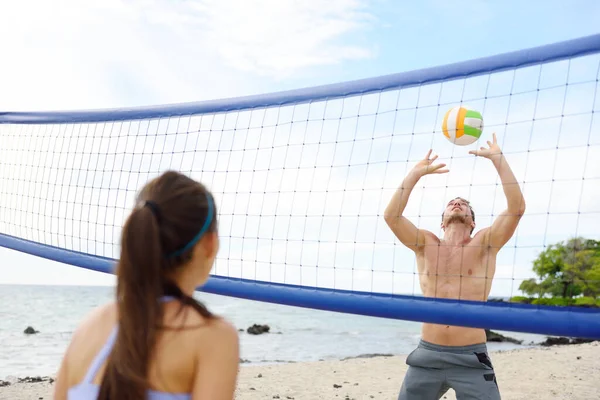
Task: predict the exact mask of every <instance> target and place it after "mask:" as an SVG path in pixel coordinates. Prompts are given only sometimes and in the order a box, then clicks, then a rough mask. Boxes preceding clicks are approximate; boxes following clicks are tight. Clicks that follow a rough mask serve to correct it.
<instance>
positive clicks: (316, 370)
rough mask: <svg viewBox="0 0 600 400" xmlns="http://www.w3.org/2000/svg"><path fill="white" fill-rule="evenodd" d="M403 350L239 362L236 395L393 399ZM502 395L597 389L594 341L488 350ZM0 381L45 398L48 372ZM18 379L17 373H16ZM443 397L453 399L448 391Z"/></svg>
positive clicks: (18, 395)
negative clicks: (334, 357) (292, 360)
mask: <svg viewBox="0 0 600 400" xmlns="http://www.w3.org/2000/svg"><path fill="white" fill-rule="evenodd" d="M406 357H407V355H388V354H371V355H363V356H356V357H349V358H345V359H340V360H326V361H310V362H295V363H280V364H270V365H256V364H243V363H242V364H240V374H239V377H238V384H237V390H236V399H242V400H257V399H274V398H275V399H295V400H298V399H310V400H312V399H321V398H323V399H334V398H339V399H347V400H351V399H396V398H397V396H398V391H399V390H400V386H401V385H402V381H403V379H404V375H405V373H406V369H407V366H406V364H405V360H406ZM490 357H491V359H492V363H493V364H494V368H495V372H496V375H497V378H498V384H499V386H500V391H501V395H502V399H503V400H511V399H514V400H517V399H531V400H538V399H539V400H541V399H546V398H556V399H563V398H564V399H570V400H580V399H581V400H583V399H586V400H587V399H589V398H594V396H596V395H597V393H598V392H600V380H599V379H598V376H600V341H594V342H590V343H581V344H558V345H553V346H537V347H524V348H521V349H511V350H495V351H490ZM39 378H40V379H38V378H37V377H34V379H26V378H25V379H24V378H20V380H21V382H18V381H17V382H16V383H11V384H10V385H8V386H1V385H0V399H7V400H8V399H14V400H20V399H37V400H39V399H42V400H46V399H51V398H52V395H53V392H52V391H53V377H39ZM17 380H19V378H17ZM445 399H446V400H455V399H456V397H455V394H454V392H453V391H452V390H450V391H448V392H447V393H446V395H445Z"/></svg>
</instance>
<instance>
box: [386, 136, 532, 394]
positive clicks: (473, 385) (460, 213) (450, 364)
mask: <svg viewBox="0 0 600 400" xmlns="http://www.w3.org/2000/svg"><path fill="white" fill-rule="evenodd" d="M487 143H488V146H489V147H488V148H484V147H481V148H480V150H474V151H470V152H469V154H474V155H475V156H479V157H484V158H487V159H489V160H490V161H491V162H492V164H493V165H494V167H495V168H496V170H497V171H498V174H499V176H500V179H501V181H502V186H503V189H504V194H505V195H506V202H507V208H506V210H505V211H504V212H502V213H501V214H500V215H499V216H498V217H497V218H496V219H495V221H494V222H493V224H492V226H491V227H487V228H484V229H482V230H480V231H479V232H477V233H476V234H475V235H474V236H473V237H471V233H472V232H473V230H474V229H475V213H474V212H473V209H472V208H471V205H470V204H469V202H468V201H467V200H465V199H463V198H460V197H458V198H455V199H452V200H450V201H449V202H448V204H447V205H446V208H445V210H444V213H443V214H442V222H441V228H442V230H443V231H444V236H443V238H442V239H440V238H438V237H437V236H436V235H434V234H433V233H431V232H429V231H427V230H424V229H419V228H417V227H416V226H415V225H413V224H412V222H410V221H409V220H408V219H407V218H406V217H404V216H403V215H402V213H403V211H404V208H405V207H406V204H407V202H408V199H409V196H410V193H411V191H412V189H413V188H414V186H415V184H416V183H417V182H418V180H419V179H420V178H421V177H423V176H425V175H428V174H442V173H447V172H448V169H447V168H444V167H445V166H446V164H437V165H434V164H433V162H434V161H435V160H436V159H437V156H434V157H432V158H430V156H431V150H429V152H428V153H427V156H426V157H425V158H424V159H423V160H421V161H419V162H418V163H417V164H416V165H415V167H414V168H413V169H412V171H410V173H409V174H408V175H407V176H406V178H405V179H404V181H403V182H402V184H401V185H400V188H399V189H398V190H397V191H396V193H395V194H394V196H393V197H392V199H391V201H390V203H389V205H388V207H387V208H386V210H385V221H386V223H387V224H388V226H389V227H390V229H391V230H392V232H394V234H395V235H396V237H397V238H398V239H399V240H400V242H402V243H403V244H404V245H405V246H407V247H408V248H410V249H411V250H413V251H414V252H415V255H416V259H417V267H418V270H419V276H420V285H421V290H422V291H423V295H424V296H426V297H441V298H450V299H461V300H478V301H486V300H487V298H488V295H489V292H490V288H491V284H492V279H493V278H494V272H495V269H496V254H498V252H499V251H500V249H501V248H502V246H504V244H506V242H508V240H509V239H510V238H511V237H512V235H513V233H514V232H515V230H516V228H517V225H518V223H519V220H520V219H521V216H522V215H523V213H524V212H525V200H524V198H523V194H522V193H521V189H520V187H519V184H518V182H517V180H516V179H515V176H514V174H513V172H512V170H511V169H510V166H509V165H508V163H507V160H506V159H505V158H504V156H503V154H502V151H501V149H500V147H499V146H498V143H497V141H496V134H494V136H493V142H490V141H488V142H487ZM406 363H407V365H408V366H409V367H408V371H407V373H406V376H405V377H404V382H403V384H402V388H401V389H400V394H399V397H398V399H399V400H413V399H414V400H417V399H418V400H433V399H436V400H437V399H439V398H441V397H442V395H443V394H444V393H446V392H447V391H448V389H449V388H452V389H454V391H455V392H456V396H457V399H459V400H460V399H465V400H466V399H494V400H496V399H500V392H499V390H498V384H497V382H496V377H495V373H494V369H493V367H492V363H491V361H490V358H489V356H488V354H487V347H486V334H485V330H483V329H474V328H468V327H460V326H448V325H437V324H428V323H424V324H423V328H422V333H421V341H420V343H419V345H418V347H417V348H416V349H415V350H414V351H413V352H412V353H411V354H410V355H409V356H408V358H407V360H406Z"/></svg>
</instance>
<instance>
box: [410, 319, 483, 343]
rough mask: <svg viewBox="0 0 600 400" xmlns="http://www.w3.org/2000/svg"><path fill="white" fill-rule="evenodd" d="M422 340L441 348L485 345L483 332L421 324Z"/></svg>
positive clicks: (472, 329) (474, 329)
mask: <svg viewBox="0 0 600 400" xmlns="http://www.w3.org/2000/svg"><path fill="white" fill-rule="evenodd" d="M421 337H422V338H423V340H425V341H427V342H430V343H434V344H439V345H442V346H468V345H471V344H478V343H486V341H487V339H486V335H485V330H483V329H478V328H466V327H461V326H452V325H438V324H427V323H424V324H423V328H422V330H421Z"/></svg>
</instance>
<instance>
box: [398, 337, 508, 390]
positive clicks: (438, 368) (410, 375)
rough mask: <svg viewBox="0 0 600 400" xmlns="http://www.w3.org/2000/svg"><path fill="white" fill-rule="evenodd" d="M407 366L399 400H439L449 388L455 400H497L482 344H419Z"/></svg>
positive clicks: (486, 355) (491, 374) (491, 373)
mask: <svg viewBox="0 0 600 400" xmlns="http://www.w3.org/2000/svg"><path fill="white" fill-rule="evenodd" d="M406 364H407V365H408V371H407V372H406V375H405V376H404V381H403V382H402V388H401V389H400V395H399V396H398V400H417V399H418V400H434V399H435V400H438V399H440V398H441V397H442V396H443V395H444V393H446V392H447V391H448V389H450V388H452V389H454V391H455V392H456V398H457V399H458V400H471V399H472V400H500V391H499V390H498V383H497V381H496V374H495V373H494V367H493V366H492V362H491V360H490V358H489V356H488V354H487V346H486V345H485V343H481V344H474V345H470V346H439V345H436V344H433V343H429V342H426V341H424V340H421V341H420V343H419V345H418V346H417V348H416V349H415V350H414V351H413V352H412V353H410V354H409V356H408V358H407V359H406Z"/></svg>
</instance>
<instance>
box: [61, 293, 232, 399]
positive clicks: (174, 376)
mask: <svg viewBox="0 0 600 400" xmlns="http://www.w3.org/2000/svg"><path fill="white" fill-rule="evenodd" d="M163 300H164V301H163V306H164V321H163V326H164V327H165V328H164V329H161V330H160V331H159V332H160V333H159V335H158V337H157V341H156V345H155V347H154V349H153V356H152V358H151V362H150V364H149V371H148V381H149V384H150V385H149V386H150V389H149V393H148V400H163V399H164V400H188V399H193V400H196V399H204V398H206V399H209V398H210V399H220V398H223V399H230V398H231V396H230V395H229V394H227V393H222V394H220V393H219V392H226V391H227V390H226V389H227V388H230V387H231V386H232V385H235V379H236V373H237V372H236V371H231V368H229V371H227V367H228V366H231V365H232V364H236V363H237V361H238V360H239V348H238V337H237V332H236V330H235V327H233V326H232V325H231V324H229V323H228V322H227V321H225V320H223V319H219V318H217V319H213V320H210V321H209V320H206V319H205V318H203V317H202V316H201V315H199V314H198V313H196V312H195V311H194V310H193V309H192V308H191V307H189V306H185V308H184V309H183V310H182V304H181V303H180V302H179V301H178V300H177V299H173V298H164V299H163ZM116 322H117V308H116V306H115V304H114V303H113V304H109V305H106V306H102V307H100V308H98V309H97V310H94V311H93V312H92V314H91V315H90V316H89V317H88V318H87V319H86V320H85V321H84V322H83V323H82V324H81V325H80V327H79V328H78V329H77V331H76V332H75V333H74V335H73V340H72V342H71V345H70V346H69V349H68V351H67V353H66V355H65V360H64V361H63V362H65V363H68V368H67V369H66V376H63V377H62V378H63V380H62V382H66V383H67V386H68V396H67V397H66V399H68V400H92V399H96V397H97V395H98V391H99V388H100V384H101V382H102V378H103V374H104V367H105V365H106V357H107V356H108V354H109V352H110V350H111V348H112V346H111V345H112V344H113V343H114V338H115V337H116V331H117V329H118V325H117V323H116ZM232 360H235V363H232V362H231V361H232ZM94 363H96V365H94ZM219 365H222V366H223V367H224V368H219ZM236 370H237V367H236ZM227 372H229V373H227ZM232 380H233V382H232ZM215 381H218V382H222V385H221V386H220V388H222V390H220V389H219V387H215V386H216V385H215V383H216V382H215ZM57 398H59V397H57Z"/></svg>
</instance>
